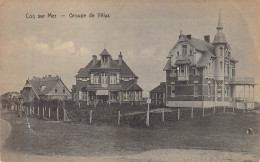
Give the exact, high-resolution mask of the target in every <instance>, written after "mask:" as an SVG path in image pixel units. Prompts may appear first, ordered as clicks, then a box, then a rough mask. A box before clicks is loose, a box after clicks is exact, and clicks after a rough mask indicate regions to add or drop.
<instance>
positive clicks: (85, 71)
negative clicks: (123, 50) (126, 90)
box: [75, 49, 137, 77]
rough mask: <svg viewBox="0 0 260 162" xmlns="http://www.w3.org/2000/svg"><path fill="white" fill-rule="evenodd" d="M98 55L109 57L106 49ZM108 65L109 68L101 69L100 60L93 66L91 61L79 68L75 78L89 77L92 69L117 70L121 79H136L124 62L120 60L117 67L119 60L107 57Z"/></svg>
mask: <svg viewBox="0 0 260 162" xmlns="http://www.w3.org/2000/svg"><path fill="white" fill-rule="evenodd" d="M100 55H109V56H110V54H109V53H108V52H107V50H106V49H104V50H103V51H102V53H101V54H100ZM109 59H110V63H109V66H106V67H102V66H101V60H97V61H96V63H95V64H93V60H91V61H90V62H89V63H88V64H87V65H86V66H85V67H84V68H81V69H80V70H79V71H78V74H77V75H76V76H75V77H90V71H91V70H92V69H104V68H108V69H119V70H120V75H121V77H137V76H136V75H135V74H134V72H133V71H132V70H131V69H130V68H129V66H128V65H127V64H126V62H125V61H124V60H122V65H119V60H113V59H112V57H109Z"/></svg>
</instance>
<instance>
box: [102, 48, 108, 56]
mask: <svg viewBox="0 0 260 162" xmlns="http://www.w3.org/2000/svg"><path fill="white" fill-rule="evenodd" d="M105 55H107V56H110V54H109V53H108V52H107V50H106V49H104V50H103V51H102V52H101V53H100V56H105Z"/></svg>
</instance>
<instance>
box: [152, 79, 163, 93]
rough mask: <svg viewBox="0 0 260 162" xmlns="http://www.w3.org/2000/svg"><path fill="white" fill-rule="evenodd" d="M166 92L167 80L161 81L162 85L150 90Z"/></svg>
mask: <svg viewBox="0 0 260 162" xmlns="http://www.w3.org/2000/svg"><path fill="white" fill-rule="evenodd" d="M157 92H162V93H163V92H166V82H161V83H160V85H158V86H157V87H155V88H154V89H152V90H151V91H150V93H157Z"/></svg>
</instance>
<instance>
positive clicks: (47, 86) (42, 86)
mask: <svg viewBox="0 0 260 162" xmlns="http://www.w3.org/2000/svg"><path fill="white" fill-rule="evenodd" d="M27 81H28V82H29V84H31V87H32V88H33V90H34V92H35V93H36V95H37V96H38V95H46V94H48V93H49V92H50V91H51V90H52V89H53V88H54V87H55V86H56V85H57V84H58V83H59V82H62V80H61V78H60V77H59V76H56V77H51V76H46V77H43V78H38V77H34V78H33V79H31V80H27ZM26 83H27V82H26ZM62 84H63V85H64V86H65V84H64V83H63V82H62ZM65 87H66V86H65ZM66 88H67V87H66ZM67 89H68V88H67ZM68 91H69V90H68Z"/></svg>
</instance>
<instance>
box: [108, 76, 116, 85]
mask: <svg viewBox="0 0 260 162" xmlns="http://www.w3.org/2000/svg"><path fill="white" fill-rule="evenodd" d="M116 83H117V77H116V74H110V84H116Z"/></svg>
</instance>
